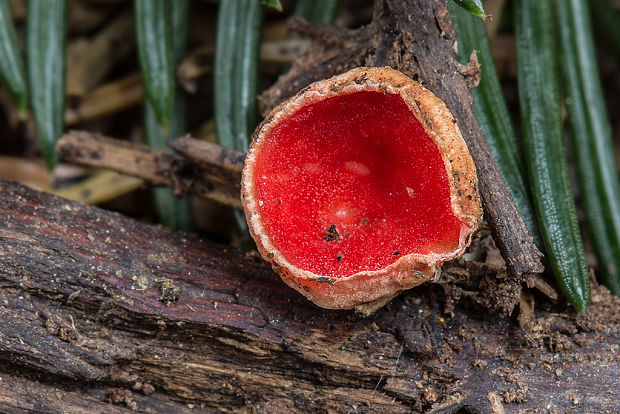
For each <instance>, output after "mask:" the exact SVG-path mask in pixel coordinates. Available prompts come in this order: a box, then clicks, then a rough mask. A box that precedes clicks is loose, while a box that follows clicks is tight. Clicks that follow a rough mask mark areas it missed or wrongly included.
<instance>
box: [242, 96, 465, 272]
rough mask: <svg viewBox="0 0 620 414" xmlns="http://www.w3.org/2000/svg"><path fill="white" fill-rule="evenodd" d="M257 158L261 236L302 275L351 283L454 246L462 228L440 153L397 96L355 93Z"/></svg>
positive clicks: (313, 114) (300, 113) (307, 116)
mask: <svg viewBox="0 0 620 414" xmlns="http://www.w3.org/2000/svg"><path fill="white" fill-rule="evenodd" d="M256 150H257V151H258V153H259V155H258V159H257V165H256V167H255V183H254V185H255V189H256V196H257V198H258V205H259V209H260V214H261V215H262V217H263V220H264V224H265V227H266V229H267V233H268V234H269V235H270V237H271V239H272V241H273V244H274V245H275V247H276V248H277V249H279V250H280V251H281V252H282V253H283V254H284V256H285V257H286V258H287V260H288V261H289V262H290V263H291V264H293V265H295V266H297V267H299V268H301V269H303V270H307V271H310V272H313V273H315V274H317V275H322V276H330V277H347V276H351V275H353V274H355V273H358V272H361V271H374V270H380V269H383V268H385V267H386V266H388V265H390V264H393V263H394V262H396V261H397V260H398V259H399V258H401V257H403V256H405V255H408V254H411V253H418V254H430V253H439V254H442V253H448V252H452V251H454V250H455V249H456V248H457V247H458V245H459V236H460V232H461V226H462V225H463V223H462V222H461V221H460V220H459V219H458V218H457V217H456V216H455V215H454V214H453V212H452V207H451V203H450V187H449V184H448V177H447V173H446V167H445V165H444V162H443V160H442V157H441V155H440V153H439V149H438V148H437V146H436V145H435V143H434V141H433V139H432V138H431V137H430V136H429V135H428V134H427V133H426V131H425V130H424V127H423V126H422V124H421V123H420V121H419V120H418V119H417V118H416V116H415V115H413V114H412V113H411V112H410V110H409V108H408V107H407V105H406V103H405V102H404V101H403V98H402V97H401V96H400V95H386V94H385V93H383V92H377V91H361V92H355V93H351V94H347V95H339V96H335V97H331V98H327V99H324V100H322V101H320V102H317V103H314V104H311V105H307V106H304V107H302V108H300V109H299V110H297V111H296V112H295V113H294V114H293V115H292V116H291V117H290V118H288V119H286V120H284V121H282V122H280V123H279V124H278V125H277V126H275V127H274V128H273V129H272V130H271V133H270V134H269V135H268V136H265V137H263V139H262V140H261V141H260V142H259V143H258V147H257V148H256Z"/></svg>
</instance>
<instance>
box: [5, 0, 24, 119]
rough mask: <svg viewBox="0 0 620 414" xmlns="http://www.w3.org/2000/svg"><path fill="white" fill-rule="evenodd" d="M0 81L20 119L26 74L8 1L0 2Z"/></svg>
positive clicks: (22, 110) (22, 111) (22, 114)
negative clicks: (14, 105)
mask: <svg viewBox="0 0 620 414" xmlns="http://www.w3.org/2000/svg"><path fill="white" fill-rule="evenodd" d="M0 79H2V83H3V84H4V85H5V86H6V87H7V89H8V90H9V93H10V94H11V98H12V99H13V101H14V102H15V104H16V105H17V110H18V112H19V115H20V117H21V118H25V116H26V109H27V105H28V103H27V101H28V99H27V96H28V91H27V90H26V72H25V71H24V64H23V63H22V58H21V55H20V53H19V46H18V45H17V38H16V36H15V27H14V25H13V18H12V17H11V9H10V7H9V2H8V0H0Z"/></svg>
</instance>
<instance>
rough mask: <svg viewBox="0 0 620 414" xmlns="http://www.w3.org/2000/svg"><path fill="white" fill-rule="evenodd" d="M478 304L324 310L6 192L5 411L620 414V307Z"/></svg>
mask: <svg viewBox="0 0 620 414" xmlns="http://www.w3.org/2000/svg"><path fill="white" fill-rule="evenodd" d="M466 256H472V258H470V260H482V263H481V264H478V265H477V266H481V267H483V268H485V267H486V268H487V271H486V272H484V274H485V276H484V277H485V279H483V280H482V281H481V282H480V283H489V284H491V283H497V284H500V283H502V281H501V280H499V279H497V275H496V274H495V272H494V271H491V270H489V269H490V268H491V267H492V264H491V262H492V261H493V260H492V258H491V257H487V258H486V259H485V258H484V257H482V253H480V252H478V251H470V253H468V255H466ZM473 256H476V257H477V258H473ZM478 256H480V257H478ZM461 260H463V259H461ZM452 267H453V269H452V270H451V271H450V272H451V273H452V275H451V276H450V277H451V278H453V279H454V280H456V279H458V275H459V272H460V275H461V276H463V279H468V276H467V275H466V273H467V269H468V267H467V266H466V265H465V264H463V263H462V262H458V263H453V264H452ZM448 286H452V288H453V290H454V291H455V292H459V295H460V296H461V298H462V301H461V302H460V303H453V304H452V305H453V306H454V307H453V308H452V311H453V312H452V313H451V314H445V313H444V310H445V308H444V306H445V301H446V296H445V294H444V293H443V292H444V290H446V289H447V287H448ZM446 291H447V290H446ZM470 296H472V292H467V291H465V290H464V289H463V288H462V285H459V284H458V282H456V281H455V282H450V283H448V284H447V285H445V286H444V289H442V288H441V287H440V286H438V285H427V286H420V287H418V288H415V289H413V290H411V291H409V292H407V293H406V294H404V295H401V296H400V297H399V298H397V299H395V300H394V301H392V303H391V304H390V305H389V306H388V307H386V308H384V309H381V310H379V311H378V312H377V313H376V314H374V315H373V316H371V317H369V318H361V317H359V316H358V315H356V314H355V313H353V312H348V311H329V310H323V309H319V308H317V307H315V306H314V305H313V304H312V303H310V302H308V301H307V300H305V299H304V298H303V297H302V296H300V295H299V294H297V292H295V291H293V290H291V289H289V288H288V287H286V286H285V285H284V284H283V283H281V282H280V281H279V280H278V278H277V276H276V275H275V274H274V273H273V272H272V271H271V270H270V269H269V268H268V267H267V266H266V265H265V264H264V263H263V262H262V261H261V260H258V259H257V258H256V257H254V256H253V255H251V254H244V253H242V252H239V251H237V250H234V249H231V248H226V247H222V246H218V245H214V244H211V243H208V242H205V241H202V240H200V239H198V238H197V237H195V236H192V235H186V234H182V233H175V232H172V231H170V230H168V229H165V228H163V227H160V226H154V225H149V224H144V223H140V222H137V221H135V220H133V219H129V218H126V217H123V216H120V215H118V214H115V213H110V212H106V211H104V210H101V209H98V208H95V207H88V206H84V205H80V204H78V203H75V202H71V201H67V200H64V199H61V198H57V197H54V196H51V195H48V194H44V193H40V192H37V191H35V190H31V189H28V188H26V187H23V186H20V185H17V184H13V183H9V182H0V320H1V321H2V323H0V377H1V379H0V412H26V411H27V410H33V411H37V412H58V411H63V412H84V411H90V412H92V411H93V410H95V411H98V412H112V413H121V412H125V411H129V410H130V409H131V408H135V409H137V410H139V411H143V412H155V413H156V412H190V411H191V412H214V411H219V412H232V411H240V410H247V411H253V412H326V411H328V412H329V411H332V412H383V413H386V412H389V413H400V412H402V413H405V412H412V411H414V412H415V411H423V410H426V411H428V412H436V413H439V412H441V413H446V412H456V411H459V410H461V411H459V412H475V413H479V412H480V413H488V412H491V411H492V409H493V408H492V407H495V408H496V409H499V408H498V407H500V408H501V407H503V408H504V409H505V410H506V411H507V412H517V411H519V410H524V411H525V412H535V410H539V411H540V412H552V411H554V410H557V411H559V412H565V411H569V410H572V409H576V410H578V411H579V412H592V413H593V412H618V411H620V395H618V394H619V393H620V390H619V389H618V381H619V380H620V353H619V352H618V350H619V349H620V299H618V298H612V297H611V296H610V295H609V293H608V292H607V291H606V290H605V289H604V288H602V287H596V286H595V287H594V291H593V295H592V305H591V307H590V310H589V311H588V314H586V315H585V316H578V315H576V314H575V313H573V312H572V311H570V310H568V309H565V308H564V307H563V306H561V305H555V306H553V305H551V304H549V303H545V302H544V301H543V302H542V306H538V307H537V308H536V309H535V310H534V309H533V303H534V302H533V301H532V300H531V298H529V299H528V298H527V297H524V298H523V302H524V306H522V308H521V314H520V315H519V322H520V323H521V325H522V326H523V327H524V328H523V329H524V330H522V329H521V328H520V327H519V325H518V324H517V321H516V320H515V319H516V318H512V319H510V318H509V319H501V318H498V317H497V316H496V315H493V314H491V313H489V312H485V311H483V310H481V308H480V306H479V305H477V304H476V302H478V303H480V299H482V298H478V299H477V300H472V299H471V298H470ZM188 404H191V407H193V409H191V410H190V409H189V408H188V407H190V405H188Z"/></svg>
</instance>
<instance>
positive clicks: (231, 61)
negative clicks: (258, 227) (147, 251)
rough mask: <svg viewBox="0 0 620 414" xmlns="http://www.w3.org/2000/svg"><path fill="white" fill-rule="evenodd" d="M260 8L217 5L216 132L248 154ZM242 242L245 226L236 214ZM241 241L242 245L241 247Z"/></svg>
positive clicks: (233, 1) (250, 2) (252, 3)
mask: <svg viewBox="0 0 620 414" xmlns="http://www.w3.org/2000/svg"><path fill="white" fill-rule="evenodd" d="M262 22H263V10H262V6H261V4H260V3H259V2H257V1H256V0H228V1H223V2H221V3H220V8H219V12H218V18H217V40H216V46H215V76H214V85H215V86H214V87H215V93H214V95H215V130H216V134H217V139H218V141H219V143H220V144H221V145H223V146H225V147H229V148H233V149H236V150H237V151H247V150H248V147H249V144H250V137H251V136H252V132H253V131H254V128H255V127H256V124H257V120H258V99H257V97H258V81H259V63H260V62H259V58H260V55H259V53H260V38H261V29H262ZM235 218H236V221H237V223H238V228H239V229H240V231H241V233H242V235H241V238H242V239H243V240H248V239H249V235H248V232H247V223H246V222H245V217H244V216H243V214H242V213H239V212H235ZM243 240H242V243H241V244H244V241H243Z"/></svg>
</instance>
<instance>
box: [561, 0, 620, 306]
mask: <svg viewBox="0 0 620 414" xmlns="http://www.w3.org/2000/svg"><path fill="white" fill-rule="evenodd" d="M556 10H557V11H558V20H557V22H558V26H559V27H560V33H561V37H560V38H561V55H562V64H561V65H560V68H561V70H562V74H563V79H564V82H563V85H564V96H565V105H566V110H567V115H568V116H567V120H568V124H569V126H570V131H571V134H570V135H571V138H572V144H573V154H574V157H575V165H576V171H577V178H578V182H579V184H580V185H579V187H580V190H581V195H582V197H581V199H582V200H583V207H584V211H585V216H586V225H587V228H588V232H589V235H590V240H591V242H592V246H593V248H594V252H595V253H596V256H597V259H598V274H599V276H601V279H602V280H603V281H604V283H605V285H606V286H607V287H608V288H609V290H610V291H611V292H612V293H613V294H615V295H620V185H619V183H618V166H617V165H616V162H615V159H614V148H613V144H612V141H611V131H610V127H609V120H608V118H607V110H606V108H605V100H604V98H603V92H602V88H601V81H600V79H599V77H598V73H599V72H598V67H597V64H596V55H595V53H594V51H595V47H594V41H593V39H592V28H591V25H590V16H589V12H588V5H587V4H586V2H585V1H584V0H562V1H558V0H556Z"/></svg>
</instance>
